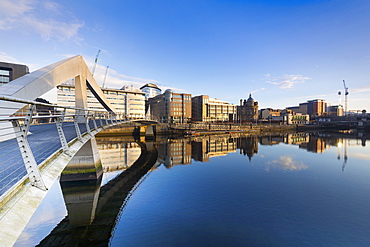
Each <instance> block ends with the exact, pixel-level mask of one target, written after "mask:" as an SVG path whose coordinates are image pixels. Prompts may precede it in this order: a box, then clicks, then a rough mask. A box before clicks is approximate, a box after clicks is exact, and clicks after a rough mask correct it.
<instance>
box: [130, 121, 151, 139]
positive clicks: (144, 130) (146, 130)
mask: <svg viewBox="0 0 370 247" xmlns="http://www.w3.org/2000/svg"><path fill="white" fill-rule="evenodd" d="M155 132H156V128H155V125H153V124H151V125H144V126H137V127H136V129H135V130H134V134H135V133H136V134H138V135H139V136H145V139H146V140H152V139H154V138H155V135H156V133H155Z"/></svg>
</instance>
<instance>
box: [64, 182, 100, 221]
mask: <svg viewBox="0 0 370 247" xmlns="http://www.w3.org/2000/svg"><path fill="white" fill-rule="evenodd" d="M101 179H102V176H100V177H99V178H98V179H95V180H89V181H78V180H76V181H69V182H66V181H64V182H62V181H60V185H61V188H62V193H63V198H64V202H65V204H66V207H67V210H68V220H69V223H70V224H71V225H73V226H88V225H90V224H91V223H92V222H93V220H94V218H95V212H96V206H97V204H98V201H99V193H100V184H101Z"/></svg>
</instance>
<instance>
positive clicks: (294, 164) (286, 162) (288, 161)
mask: <svg viewBox="0 0 370 247" xmlns="http://www.w3.org/2000/svg"><path fill="white" fill-rule="evenodd" d="M307 168H308V166H307V165H305V164H304V163H303V162H301V161H295V160H294V159H293V157H291V156H288V155H286V156H280V158H279V159H278V160H273V161H271V162H267V166H266V168H265V170H266V171H270V170H271V169H282V170H288V171H301V170H305V169H307Z"/></svg>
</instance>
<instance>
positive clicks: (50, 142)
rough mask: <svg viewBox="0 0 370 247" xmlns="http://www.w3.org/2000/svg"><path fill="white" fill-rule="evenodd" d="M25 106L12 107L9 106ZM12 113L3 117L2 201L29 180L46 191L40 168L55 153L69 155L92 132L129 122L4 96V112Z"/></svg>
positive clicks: (0, 128)
mask: <svg viewBox="0 0 370 247" xmlns="http://www.w3.org/2000/svg"><path fill="white" fill-rule="evenodd" d="M9 102H12V103H17V104H22V105H23V107H22V108H21V110H18V109H19V108H20V107H19V105H17V106H14V107H13V108H12V107H9V105H7V104H6V103H9ZM5 107H6V110H7V111H9V110H12V111H13V112H14V113H12V114H10V115H7V114H6V115H5V114H4V113H3V115H1V116H0V138H1V139H2V141H1V142H0V197H1V196H2V195H3V194H4V193H5V192H6V191H8V190H9V189H10V188H11V187H12V186H14V185H15V184H16V183H18V182H19V181H20V180H24V179H26V178H27V177H28V178H29V180H30V183H31V184H32V185H33V186H36V187H38V188H40V189H44V190H45V189H46V188H45V185H44V183H43V181H42V177H41V175H40V171H39V165H40V164H42V163H43V161H45V160H47V159H48V157H50V156H51V155H52V154H53V153H55V152H57V151H58V150H60V149H61V150H62V152H64V153H65V154H67V155H71V154H70V152H69V143H70V142H71V141H73V140H75V139H77V140H82V138H83V136H84V135H86V134H89V135H93V133H92V131H94V130H96V129H98V128H103V127H104V126H107V125H113V124H116V123H118V122H121V121H125V120H127V116H126V115H124V114H115V113H113V112H107V111H102V110H98V109H81V108H74V107H68V106H59V105H53V104H47V103H43V102H36V101H29V100H23V99H18V98H14V97H7V96H0V108H5Z"/></svg>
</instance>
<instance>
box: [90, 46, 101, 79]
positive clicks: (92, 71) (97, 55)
mask: <svg viewBox="0 0 370 247" xmlns="http://www.w3.org/2000/svg"><path fill="white" fill-rule="evenodd" d="M99 54H100V50H99V51H98V53H97V54H96V57H95V62H94V67H93V68H92V70H91V74H92V75H93V76H94V72H95V68H96V64H97V63H98V57H99Z"/></svg>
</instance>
